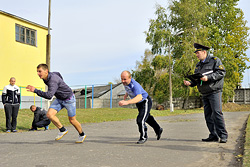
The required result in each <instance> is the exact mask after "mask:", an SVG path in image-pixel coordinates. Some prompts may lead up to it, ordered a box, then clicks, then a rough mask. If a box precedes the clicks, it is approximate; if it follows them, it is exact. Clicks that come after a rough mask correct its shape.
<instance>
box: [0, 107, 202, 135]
mask: <svg viewBox="0 0 250 167" xmlns="http://www.w3.org/2000/svg"><path fill="white" fill-rule="evenodd" d="M201 112H203V110H202V109H196V110H175V111H174V112H170V111H169V110H163V111H159V110H152V111H151V114H152V115H153V116H171V115H180V114H192V113H201ZM137 114H138V110H137V109H128V108H112V109H110V108H97V109H77V114H76V118H77V120H78V121H79V122H80V123H81V124H86V123H98V122H108V121H121V120H128V119H135V118H136V116H137ZM57 117H58V118H59V119H60V121H61V123H62V124H63V125H64V126H69V125H70V123H69V121H68V116H67V111H66V110H65V109H63V110H61V111H60V112H59V113H58V114H57ZM32 120H33V113H32V112H31V111H30V110H29V109H21V110H19V113H18V117H17V130H18V131H19V132H22V131H28V129H30V127H31V123H32ZM54 128H56V127H55V126H54V125H53V124H52V123H51V124H50V129H54ZM5 130H6V128H5V114H4V110H3V109H0V132H5Z"/></svg>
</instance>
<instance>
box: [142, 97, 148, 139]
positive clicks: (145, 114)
mask: <svg viewBox="0 0 250 167" xmlns="http://www.w3.org/2000/svg"><path fill="white" fill-rule="evenodd" d="M147 113H148V99H146V102H145V112H144V116H143V119H142V121H141V123H142V138H143V139H145V118H146V116H147Z"/></svg>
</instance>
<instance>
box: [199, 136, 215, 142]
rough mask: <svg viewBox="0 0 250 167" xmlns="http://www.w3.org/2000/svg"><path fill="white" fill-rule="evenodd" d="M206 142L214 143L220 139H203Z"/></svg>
mask: <svg viewBox="0 0 250 167" xmlns="http://www.w3.org/2000/svg"><path fill="white" fill-rule="evenodd" d="M201 140H202V141H204V142H213V141H218V140H219V138H218V137H208V138H206V139H201Z"/></svg>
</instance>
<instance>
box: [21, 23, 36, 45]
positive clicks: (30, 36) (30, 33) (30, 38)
mask: <svg viewBox="0 0 250 167" xmlns="http://www.w3.org/2000/svg"><path fill="white" fill-rule="evenodd" d="M16 41H18V42H21V43H25V44H28V45H32V46H36V30H33V29H30V28H28V27H24V26H21V25H19V24H16Z"/></svg>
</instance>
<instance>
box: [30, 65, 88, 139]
mask: <svg viewBox="0 0 250 167" xmlns="http://www.w3.org/2000/svg"><path fill="white" fill-rule="evenodd" d="M37 74H38V76H39V77H40V78H41V79H43V82H44V83H45V84H46V85H47V86H48V91H47V92H43V91H41V90H38V89H36V88H35V87H34V86H31V85H28V86H27V87H26V89H27V91H30V92H34V93H36V94H37V95H38V96H40V97H44V98H46V99H51V98H52V97H53V96H55V97H56V99H55V101H54V102H53V103H52V104H51V106H50V107H49V110H48V112H47V117H48V118H49V119H50V120H51V121H52V122H53V124H54V125H55V126H56V127H57V128H58V129H59V131H60V132H59V133H58V135H57V137H56V140H60V139H61V138H62V137H63V136H64V135H65V134H67V133H68V130H67V129H66V128H64V126H63V125H62V124H61V122H60V121H59V119H58V118H57V117H56V114H57V113H58V112H59V111H60V110H61V109H63V108H66V109H67V112H68V118H69V121H70V123H71V124H72V125H73V126H74V127H75V129H76V130H77V131H78V133H79V137H78V140H77V141H76V143H82V142H83V141H84V139H85V138H86V135H85V134H84V132H83V131H82V127H81V124H80V123H79V122H78V121H77V120H76V100H75V95H74V94H73V92H72V90H71V88H70V87H69V86H68V85H67V84H66V83H65V82H64V81H63V78H62V76H61V74H60V73H59V72H49V69H48V66H47V65H46V64H39V65H38V66H37Z"/></svg>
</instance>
